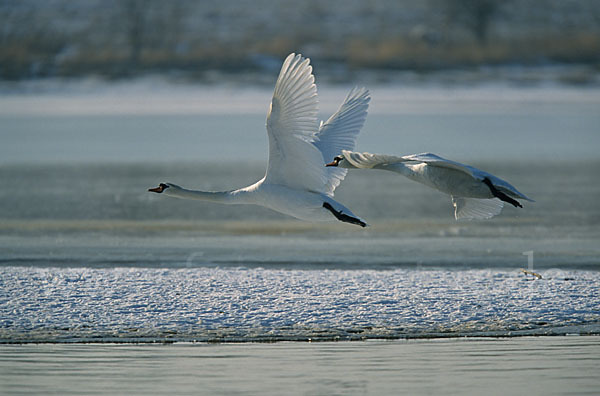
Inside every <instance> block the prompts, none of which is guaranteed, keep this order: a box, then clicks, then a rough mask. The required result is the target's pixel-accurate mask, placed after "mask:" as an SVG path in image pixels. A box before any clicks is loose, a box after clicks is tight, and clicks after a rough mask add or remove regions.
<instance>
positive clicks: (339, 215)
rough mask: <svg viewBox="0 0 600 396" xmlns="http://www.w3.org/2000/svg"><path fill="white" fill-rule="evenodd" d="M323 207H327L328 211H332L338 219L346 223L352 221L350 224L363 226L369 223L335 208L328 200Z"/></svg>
mask: <svg viewBox="0 0 600 396" xmlns="http://www.w3.org/2000/svg"><path fill="white" fill-rule="evenodd" d="M323 207H324V208H325V209H327V210H328V211H330V212H331V213H332V214H333V215H334V216H335V218H336V219H338V220H339V221H343V222H344V223H350V224H356V225H359V226H361V227H366V226H367V223H365V222H364V221H361V220H360V219H357V218H356V217H352V216H348V215H347V214H344V213H342V211H341V210H340V211H337V210H335V209H334V208H333V206H331V205H330V204H329V203H328V202H323Z"/></svg>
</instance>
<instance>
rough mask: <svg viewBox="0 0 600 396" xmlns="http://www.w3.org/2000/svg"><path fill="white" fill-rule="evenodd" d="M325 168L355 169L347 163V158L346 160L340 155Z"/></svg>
mask: <svg viewBox="0 0 600 396" xmlns="http://www.w3.org/2000/svg"><path fill="white" fill-rule="evenodd" d="M325 166H337V167H340V168H352V167H353V166H351V165H350V163H349V162H348V161H346V158H344V156H343V155H338V156H336V157H334V158H333V161H331V162H330V163H328V164H325Z"/></svg>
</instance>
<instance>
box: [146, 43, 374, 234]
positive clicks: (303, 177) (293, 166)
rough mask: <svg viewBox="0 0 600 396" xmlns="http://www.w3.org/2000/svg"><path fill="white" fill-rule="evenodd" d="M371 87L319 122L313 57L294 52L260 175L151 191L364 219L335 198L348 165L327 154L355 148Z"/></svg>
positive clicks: (271, 119)
mask: <svg viewBox="0 0 600 396" xmlns="http://www.w3.org/2000/svg"><path fill="white" fill-rule="evenodd" d="M369 101H370V96H369V92H368V91H367V90H366V89H364V88H361V89H353V90H352V91H351V92H350V93H349V94H348V96H347V97H346V99H345V100H344V102H343V103H342V105H341V106H340V108H339V109H338V110H337V112H336V113H334V114H333V115H332V116H331V117H330V118H329V119H328V120H327V121H326V122H324V123H323V122H322V123H321V125H320V126H319V123H318V120H317V115H318V100H317V87H316V85H315V79H314V76H313V74H312V66H310V60H309V59H307V58H303V57H302V55H300V54H298V55H296V54H290V55H289V56H288V57H287V58H286V59H285V61H284V63H283V66H282V67H281V72H280V73H279V77H278V78H277V82H276V83H275V90H274V92H273V98H272V100H271V105H270V108H269V112H268V114H267V134H268V137H269V162H268V165H267V171H266V174H265V176H264V178H262V179H261V180H259V181H258V182H256V183H254V184H252V185H250V186H248V187H244V188H240V189H237V190H231V191H217V192H208V191H198V190H189V189H186V188H182V187H179V186H177V185H176V184H173V183H161V184H160V185H159V186H158V187H155V188H151V189H149V191H151V192H155V193H161V194H165V195H169V196H173V197H178V198H188V199H198V200H204V201H212V202H220V203H225V204H255V205H261V206H265V207H267V208H270V209H273V210H276V211H278V212H281V213H285V214H287V215H290V216H293V217H296V218H298V219H302V220H307V221H335V220H339V221H342V222H346V223H351V224H356V225H359V226H362V227H365V226H366V223H365V222H364V221H363V220H362V219H360V218H359V217H357V216H356V215H354V214H353V213H352V212H351V211H350V210H349V209H348V208H346V207H345V206H344V205H342V204H341V203H339V202H337V201H336V200H334V199H333V195H334V191H335V188H336V187H337V186H338V185H339V184H340V182H341V181H342V180H343V179H344V176H345V174H346V170H345V169H336V168H326V167H324V166H323V164H324V162H325V160H326V159H329V158H331V156H332V155H334V154H335V153H339V152H340V150H353V149H354V145H355V142H356V137H357V136H358V133H359V132H360V129H361V128H362V126H363V124H364V122H365V119H366V117H367V109H368V107H369Z"/></svg>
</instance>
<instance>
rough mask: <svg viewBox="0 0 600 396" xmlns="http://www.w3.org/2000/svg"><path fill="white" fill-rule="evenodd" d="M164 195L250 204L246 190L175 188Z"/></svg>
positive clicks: (171, 188)
mask: <svg viewBox="0 0 600 396" xmlns="http://www.w3.org/2000/svg"><path fill="white" fill-rule="evenodd" d="M164 194H165V195H168V196H170V197H176V198H184V199H197V200H200V201H210V202H218V203H224V204H239V203H249V199H248V198H249V197H248V196H247V195H248V193H247V192H246V191H244V190H234V191H198V190H188V189H186V188H182V187H178V186H173V185H171V186H170V187H169V188H167V189H166V190H164Z"/></svg>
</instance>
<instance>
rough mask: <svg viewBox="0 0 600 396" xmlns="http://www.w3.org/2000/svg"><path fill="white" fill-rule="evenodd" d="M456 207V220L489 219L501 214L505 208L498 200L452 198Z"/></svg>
mask: <svg viewBox="0 0 600 396" xmlns="http://www.w3.org/2000/svg"><path fill="white" fill-rule="evenodd" d="M452 205H453V206H454V218H455V219H456V220H460V219H468V220H472V219H489V218H491V217H494V216H496V215H497V214H500V212H501V211H502V208H503V207H504V202H502V201H501V200H499V199H498V198H493V199H478V198H462V197H452Z"/></svg>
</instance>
